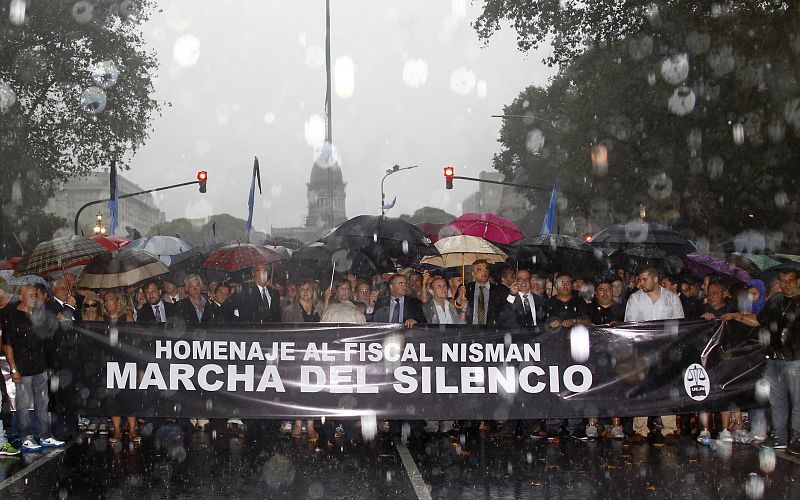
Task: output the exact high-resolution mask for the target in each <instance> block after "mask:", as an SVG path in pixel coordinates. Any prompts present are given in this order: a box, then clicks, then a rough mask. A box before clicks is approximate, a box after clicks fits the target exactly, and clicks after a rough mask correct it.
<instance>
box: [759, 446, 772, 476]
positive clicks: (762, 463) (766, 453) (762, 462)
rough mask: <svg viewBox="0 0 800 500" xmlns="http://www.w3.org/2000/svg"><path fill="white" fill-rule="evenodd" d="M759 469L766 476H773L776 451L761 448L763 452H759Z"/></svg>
mask: <svg viewBox="0 0 800 500" xmlns="http://www.w3.org/2000/svg"><path fill="white" fill-rule="evenodd" d="M758 468H759V469H761V472H763V473H764V474H772V472H773V471H774V470H775V450H773V449H772V448H761V451H760V452H758Z"/></svg>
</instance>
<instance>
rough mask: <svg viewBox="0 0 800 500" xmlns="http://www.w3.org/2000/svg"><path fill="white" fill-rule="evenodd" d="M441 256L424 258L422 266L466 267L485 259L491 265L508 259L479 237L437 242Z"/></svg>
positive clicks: (448, 238)
mask: <svg viewBox="0 0 800 500" xmlns="http://www.w3.org/2000/svg"><path fill="white" fill-rule="evenodd" d="M436 249H437V250H438V251H439V254H440V255H430V256H427V257H424V258H423V259H422V260H421V261H420V263H421V264H431V265H434V266H438V267H457V266H462V267H463V266H466V265H470V264H472V263H474V262H475V261H476V260H480V259H485V260H486V261H487V262H488V263H489V264H496V263H499V262H505V261H506V259H507V258H508V255H506V254H505V253H504V252H503V251H502V250H500V249H499V248H497V247H496V246H494V245H492V244H491V243H490V242H488V241H486V240H485V239H483V238H479V237H477V236H464V235H462V236H450V237H447V238H442V239H441V240H439V241H437V242H436Z"/></svg>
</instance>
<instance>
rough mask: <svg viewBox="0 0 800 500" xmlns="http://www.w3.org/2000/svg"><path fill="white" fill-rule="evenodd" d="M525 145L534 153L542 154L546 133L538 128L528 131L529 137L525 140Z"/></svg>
mask: <svg viewBox="0 0 800 500" xmlns="http://www.w3.org/2000/svg"><path fill="white" fill-rule="evenodd" d="M525 147H526V148H527V149H528V151H530V152H531V153H533V154H534V155H538V154H541V152H542V148H543V147H544V134H543V133H542V131H541V130H539V129H538V128H535V129H533V130H531V131H530V132H528V138H527V140H526V141H525Z"/></svg>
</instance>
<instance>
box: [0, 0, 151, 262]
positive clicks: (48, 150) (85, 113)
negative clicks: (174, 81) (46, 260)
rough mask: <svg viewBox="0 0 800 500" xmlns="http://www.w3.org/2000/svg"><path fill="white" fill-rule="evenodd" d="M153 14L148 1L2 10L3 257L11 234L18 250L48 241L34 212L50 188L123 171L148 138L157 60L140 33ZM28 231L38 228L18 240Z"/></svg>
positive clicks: (39, 216) (44, 4)
mask: <svg viewBox="0 0 800 500" xmlns="http://www.w3.org/2000/svg"><path fill="white" fill-rule="evenodd" d="M25 5H27V7H26V8H25V9H23V11H22V15H20V11H19V7H20V6H25ZM152 7H153V4H152V2H151V1H150V0H140V1H131V0H124V1H121V2H117V1H111V0H101V1H98V2H86V1H77V2H75V1H66V2H56V3H52V2H11V3H10V4H9V3H8V2H5V3H4V4H3V6H2V7H0V137H2V139H0V158H2V159H1V160H0V161H2V165H3V174H4V179H5V181H6V182H4V183H3V185H2V187H1V188H0V203H2V207H3V212H2V217H0V224H2V230H1V231H0V245H3V247H2V249H3V250H2V251H3V252H6V253H7V252H11V253H13V251H12V250H11V248H13V247H12V246H11V245H12V242H13V240H14V237H13V234H17V235H20V236H21V239H23V243H24V244H26V246H28V245H29V246H32V245H33V244H35V243H36V242H37V240H36V239H34V236H35V237H37V238H39V237H42V236H45V238H48V237H49V236H48V235H47V234H44V235H43V234H42V233H43V232H44V231H43V230H45V229H46V230H48V231H49V230H50V229H51V228H50V226H52V225H53V222H54V221H52V220H49V222H48V220H47V218H46V217H43V215H42V211H41V209H42V207H43V206H44V204H45V202H46V200H47V198H48V197H49V196H50V195H51V193H52V188H53V187H54V185H55V184H57V183H58V182H59V181H61V180H63V179H65V178H66V177H68V176H72V175H77V174H81V173H85V172H88V171H91V170H92V169H95V168H97V167H99V166H103V165H109V164H111V163H116V164H117V166H118V168H120V169H125V168H128V162H129V160H130V158H131V157H132V156H133V155H134V154H135V153H136V151H137V149H138V148H139V147H140V146H141V145H142V144H143V143H144V141H145V140H146V139H147V138H148V135H149V132H150V128H149V127H150V120H151V117H152V116H153V114H154V113H157V112H159V111H160V109H161V105H160V103H159V102H157V101H156V100H154V99H153V98H152V97H151V94H152V93H153V79H154V78H155V73H156V69H157V60H156V57H155V54H154V53H152V52H147V51H146V50H145V49H144V40H143V38H142V34H141V29H140V28H141V25H142V23H143V22H144V21H146V20H147V17H148V13H149V12H150V10H151V9H152ZM11 9H16V10H15V11H14V12H10V10H11ZM33 226H36V227H39V226H41V227H39V230H38V231H27V233H26V232H25V231H24V230H25V228H26V227H27V228H30V227H33ZM12 233H13V234H12ZM26 234H27V238H24V236H25V235H26ZM50 234H52V232H51V231H50Z"/></svg>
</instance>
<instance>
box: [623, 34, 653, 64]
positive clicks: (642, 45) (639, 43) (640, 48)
mask: <svg viewBox="0 0 800 500" xmlns="http://www.w3.org/2000/svg"><path fill="white" fill-rule="evenodd" d="M652 51H653V39H652V38H651V37H649V36H648V35H642V36H640V37H636V38H632V39H631V41H630V42H628V53H629V54H630V55H631V58H632V59H633V60H634V61H641V60H642V59H644V58H645V57H647V56H649V55H650V52H652Z"/></svg>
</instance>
